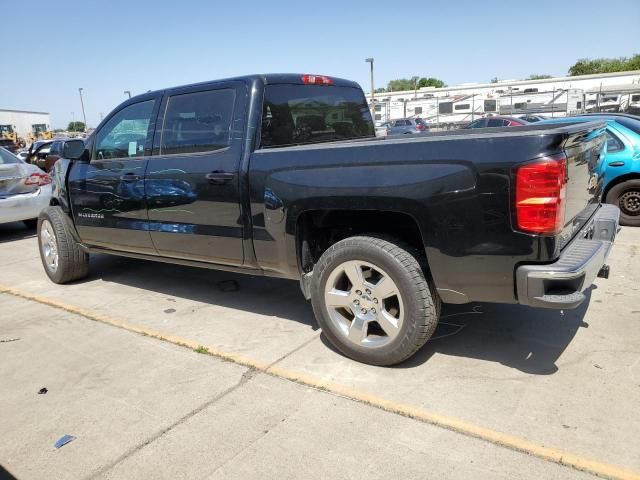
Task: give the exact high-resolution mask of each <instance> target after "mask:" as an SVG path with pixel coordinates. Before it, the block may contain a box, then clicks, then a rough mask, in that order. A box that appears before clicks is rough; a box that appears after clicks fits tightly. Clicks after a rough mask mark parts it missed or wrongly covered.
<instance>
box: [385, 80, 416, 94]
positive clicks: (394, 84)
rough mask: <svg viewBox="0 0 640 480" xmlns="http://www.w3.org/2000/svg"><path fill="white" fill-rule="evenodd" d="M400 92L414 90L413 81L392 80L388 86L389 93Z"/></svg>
mask: <svg viewBox="0 0 640 480" xmlns="http://www.w3.org/2000/svg"><path fill="white" fill-rule="evenodd" d="M400 90H413V81H411V79H408V78H398V79H396V80H391V81H390V82H389V83H388V84H387V91H388V92H398V91H400Z"/></svg>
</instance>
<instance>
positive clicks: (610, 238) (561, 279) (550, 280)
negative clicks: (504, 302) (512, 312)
mask: <svg viewBox="0 0 640 480" xmlns="http://www.w3.org/2000/svg"><path fill="white" fill-rule="evenodd" d="M619 217H620V210H618V207H616V206H614V205H602V206H601V207H600V209H599V210H598V211H597V212H596V214H595V215H594V216H593V218H592V219H591V221H590V222H589V223H588V224H587V225H586V226H585V227H584V228H583V229H582V230H581V231H580V232H579V233H578V234H577V235H576V237H575V238H574V239H573V240H572V241H571V242H570V243H569V244H568V245H567V246H566V247H565V248H564V250H562V253H561V254H560V258H559V259H558V260H557V261H555V262H554V263H551V264H547V265H521V266H519V267H518V268H517V269H516V292H517V295H518V303H520V304H522V305H530V306H532V307H541V308H555V309H571V308H576V307H577V306H578V305H580V304H581V303H582V302H583V301H584V300H585V298H586V297H585V295H584V293H583V291H584V290H586V289H587V288H589V287H590V286H591V284H592V283H593V281H594V280H595V279H596V277H597V276H598V273H599V272H600V271H601V270H602V268H603V267H604V266H605V263H606V261H607V257H608V256H609V252H610V250H611V247H612V245H613V242H614V240H615V236H616V233H617V232H618V218H619ZM603 271H604V270H603Z"/></svg>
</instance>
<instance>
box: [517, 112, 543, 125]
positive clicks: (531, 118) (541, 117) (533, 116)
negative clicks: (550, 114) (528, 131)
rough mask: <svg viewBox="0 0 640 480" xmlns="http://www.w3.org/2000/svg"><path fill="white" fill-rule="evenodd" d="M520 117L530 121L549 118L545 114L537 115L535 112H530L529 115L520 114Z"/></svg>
mask: <svg viewBox="0 0 640 480" xmlns="http://www.w3.org/2000/svg"><path fill="white" fill-rule="evenodd" d="M518 118H519V119H520V120H524V121H525V122H528V123H535V122H541V121H543V120H546V119H547V117H545V116H544V115H536V114H533V113H530V114H528V115H520V116H519V117H518Z"/></svg>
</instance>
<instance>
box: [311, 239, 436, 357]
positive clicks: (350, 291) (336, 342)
mask: <svg viewBox="0 0 640 480" xmlns="http://www.w3.org/2000/svg"><path fill="white" fill-rule="evenodd" d="M410 252H411V248H410V247H406V246H404V245H401V244H400V243H398V242H396V241H395V240H386V239H382V238H377V237H371V236H358V237H350V238H347V239H345V240H341V241H340V242H337V243H336V244H334V245H333V246H331V247H330V248H329V249H328V250H327V251H325V252H324V253H323V254H322V256H321V257H320V260H319V261H318V263H317V265H316V266H315V269H314V273H313V276H312V280H311V303H312V305H313V311H314V314H315V316H316V319H317V320H318V323H319V325H320V327H321V328H322V331H323V333H324V334H325V335H326V337H327V339H328V340H329V341H330V342H331V344H332V345H333V346H334V347H335V348H336V349H338V350H339V351H340V352H341V353H343V354H344V355H346V356H347V357H349V358H352V359H354V360H357V361H359V362H362V363H368V364H371V365H380V366H385V365H394V364H397V363H400V362H402V361H404V360H406V359H408V358H409V357H411V356H412V355H413V354H414V353H416V352H417V351H418V350H419V349H420V347H422V346H423V345H424V344H425V343H426V341H427V340H428V339H429V338H430V337H431V335H432V334H433V332H434V330H435V328H436V326H437V324H438V317H439V314H440V299H439V298H438V297H437V295H434V294H433V292H432V290H431V289H430V286H429V282H428V280H427V279H426V278H425V274H424V269H423V268H422V267H421V265H420V261H419V258H420V257H419V256H418V255H414V254H412V253H410ZM347 271H349V272H350V275H348V274H347ZM358 271H359V272H360V273H359V274H358V273H357V272H358ZM358 275H360V278H364V280H363V283H358V282H359V280H358V279H357V276H358ZM352 277H353V278H355V280H354V281H353V282H352V281H351V278H352ZM387 277H388V278H389V279H390V280H391V283H390V284H389V283H387V284H386V285H387V288H386V289H385V288H383V286H382V285H383V283H384V282H383V280H384V281H387ZM357 285H363V286H364V287H363V288H364V290H362V289H361V288H360V287H359V286H357ZM385 290H386V292H385ZM395 291H397V294H391V295H390V296H389V292H395ZM378 297H380V298H378ZM343 304H344V306H342V305H343ZM336 305H339V306H337V307H336ZM389 319H390V320H389Z"/></svg>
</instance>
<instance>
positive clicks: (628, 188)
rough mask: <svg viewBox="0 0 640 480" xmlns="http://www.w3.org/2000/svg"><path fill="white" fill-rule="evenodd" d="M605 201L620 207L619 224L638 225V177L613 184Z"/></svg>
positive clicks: (639, 191)
mask: <svg viewBox="0 0 640 480" xmlns="http://www.w3.org/2000/svg"><path fill="white" fill-rule="evenodd" d="M606 201H607V203H611V204H613V205H616V206H617V207H618V208H619V209H620V224H621V225H626V226H629V227H640V179H633V180H627V181H626V182H622V183H619V184H618V185H615V186H614V187H613V188H611V190H609V193H607V199H606Z"/></svg>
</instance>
